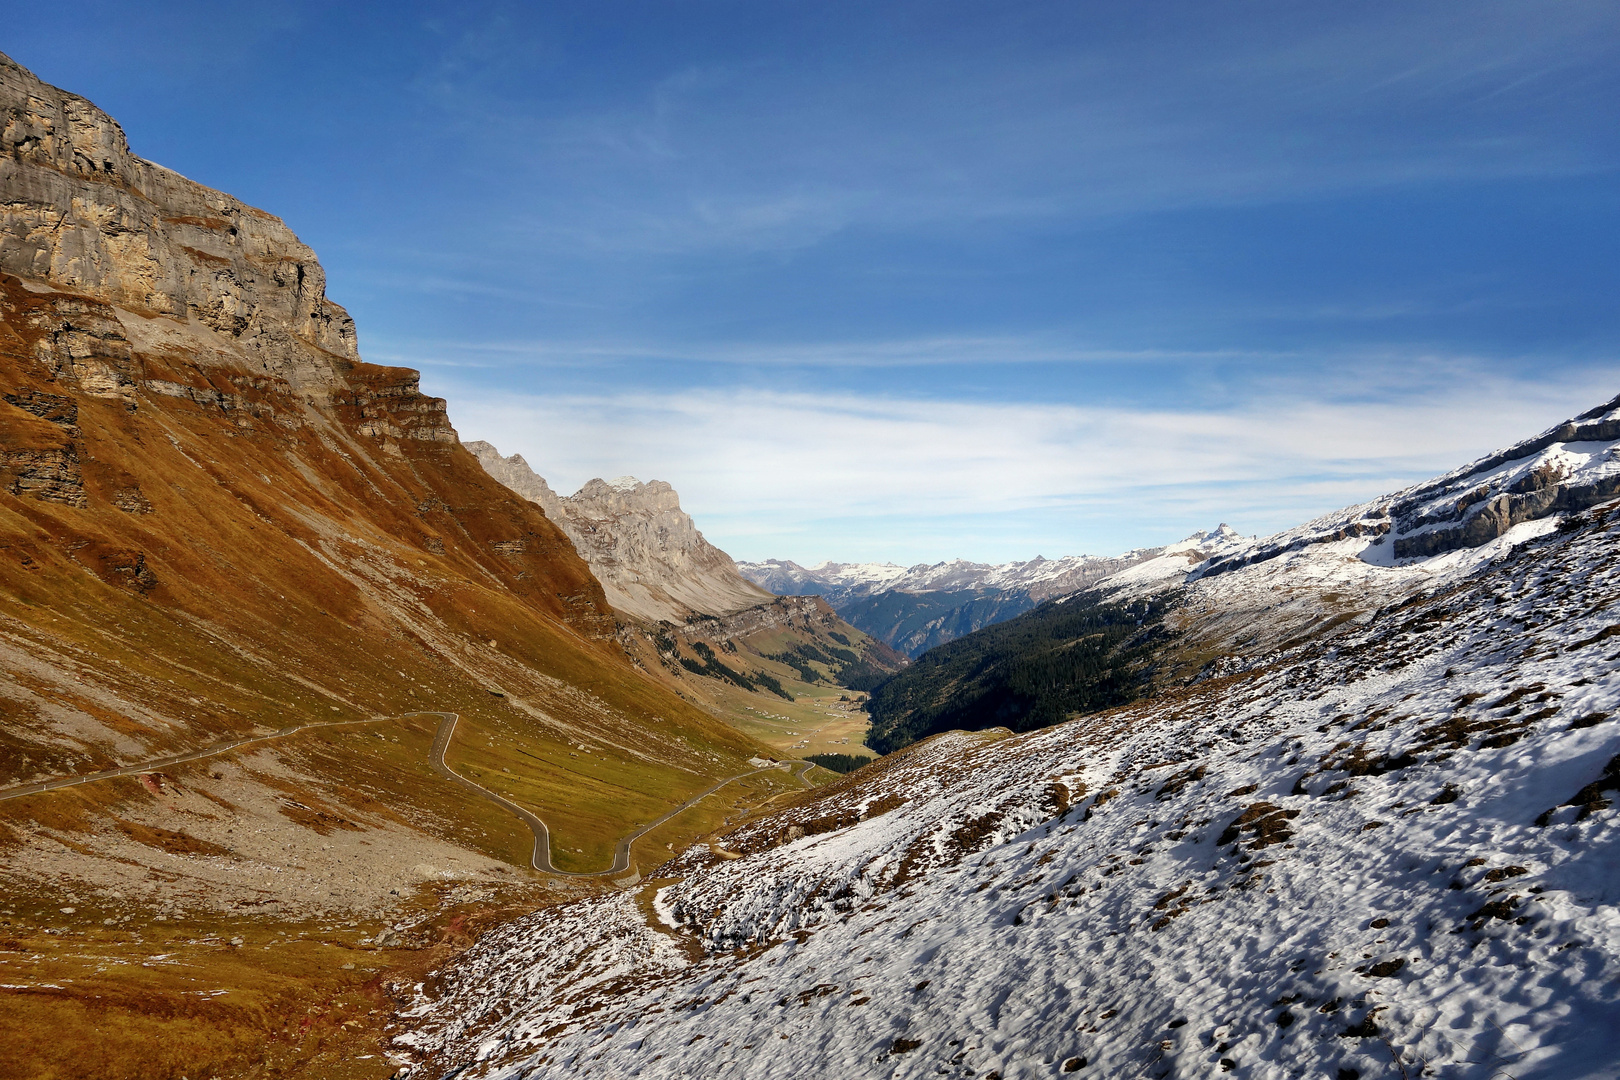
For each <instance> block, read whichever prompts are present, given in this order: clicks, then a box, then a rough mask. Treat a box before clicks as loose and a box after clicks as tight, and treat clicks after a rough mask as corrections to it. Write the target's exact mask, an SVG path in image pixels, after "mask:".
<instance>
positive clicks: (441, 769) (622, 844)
mask: <svg viewBox="0 0 1620 1080" xmlns="http://www.w3.org/2000/svg"><path fill="white" fill-rule="evenodd" d="M422 715H423V716H437V717H438V718H439V730H438V732H437V733H435V734H434V736H433V749H432V751H430V752H429V754H428V763H429V764H430V765H432V766H433V768H434V771H436V772H438V773H439V774H440V775H441V776H444V777H446V778H447V779H449V780H451V781H454V782H455V783H457V784H460V785H461V786H462V787H464V788H467V789H468V790H469V791H473V792H475V793H477V794H479V795H482V796H483V797H484V798H486V799H490V800H492V801H494V802H497V803H499V804H500V805H501V806H503V807H505V808H506V809H507V810H508V811H509V812H510V813H512V814H515V815H516V816H517V817H518V818H520V819H522V821H523V823H524V824H525V825H527V826H528V827H529V831H530V832H532V833H534V854H533V855H532V856H531V857H530V859H529V863H530V865H531V866H533V867H534V868H535V869H536V870H538V871H540V872H541V873H543V874H556V875H558V876H560V877H617V876H619V875H620V874H623V873H625V872H626V871H628V870H629V869H630V845H631V844H634V843H635V842H636V841H637V840H639V839H641V838H642V837H643V836H645V835H647V833H649V832H651V831H652V830H654V829H656V828H658V826H660V825H662V824H663V823H664V822H666V821H668V820H669V819H670V818H672V817H674V816H675V815H676V814H679V813H680V812H681V811H683V810H686V809H688V808H690V807H692V806H694V805H696V804H697V803H700V802H702V801H703V800H704V799H706V798H708V797H709V796H710V795H713V794H714V793H715V792H717V791H719V790H720V789H721V788H723V787H725V786H726V785H727V784H729V783H731V782H732V781H734V780H742V779H745V778H747V777H750V776H758V775H759V774H760V773H764V772H770V771H771V770H772V769H774V768H775V766H770V767H768V768H764V769H754V770H753V771H752V772H745V773H738V774H737V775H736V776H729V777H727V778H726V779H724V780H722V781H720V782H719V783H718V784H715V785H714V786H713V787H710V788H708V789H706V790H704V791H702V792H700V793H698V794H697V795H694V796H692V797H691V798H690V799H687V800H686V801H685V802H683V803H681V805H679V806H677V807H676V808H675V809H673V810H671V811H670V812H669V813H667V814H665V815H664V816H663V817H661V818H659V819H658V820H656V821H653V822H651V823H650V824H647V825H643V826H641V828H639V829H637V830H636V831H635V832H633V833H631V834H630V835H628V836H626V837H625V838H624V839H622V840H620V841H619V843H618V846H617V847H615V848H614V850H613V863H612V865H610V866H609V867H608V868H607V869H606V870H590V871H586V872H583V873H577V872H574V871H571V870H559V869H557V868H556V867H555V866H553V865H552V863H551V831H550V830H549V829H547V828H546V823H545V822H543V821H541V820H540V819H539V818H538V817H536V816H535V815H534V814H532V813H530V812H529V811H527V810H525V809H524V808H523V807H521V806H519V805H518V804H517V803H515V802H513V801H512V800H511V799H508V798H505V797H503V796H500V795H497V794H495V793H494V792H493V791H491V790H489V789H488V788H486V787H480V786H479V785H477V784H475V783H473V782H472V781H471V780H468V779H467V778H466V777H464V776H462V775H461V774H460V773H458V772H456V771H455V770H454V769H452V768H451V767H450V766H448V765H446V764H445V763H444V752H445V751H446V750H448V749H449V748H450V738H451V736H453V735H454V734H455V731H456V721H457V720H458V719H459V717H458V716H457V715H456V714H455V713H449V712H441V713H432V712H430V713H423V714H422ZM798 764H800V765H802V766H803V767H802V768H800V769H799V771H798V778H799V780H801V781H803V782H804V783H806V784H808V783H809V781H807V780H805V779H804V774H805V773H807V772H809V771H810V769H811V768H812V767H813V763H812V762H809V761H805V762H799V763H798Z"/></svg>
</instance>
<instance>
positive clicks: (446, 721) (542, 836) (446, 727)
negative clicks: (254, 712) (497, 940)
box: [0, 712, 814, 884]
mask: <svg viewBox="0 0 1620 1080" xmlns="http://www.w3.org/2000/svg"><path fill="white" fill-rule="evenodd" d="M415 715H419V716H437V717H438V718H439V729H438V731H437V732H435V733H434V736H433V748H432V749H431V750H430V751H429V752H428V764H430V765H431V766H433V770H434V771H435V772H437V773H438V774H439V775H441V776H443V777H445V778H446V779H447V780H450V781H452V782H454V783H457V784H460V785H461V786H462V787H464V788H466V789H468V790H469V791H471V792H473V793H474V794H477V795H481V796H483V797H484V798H486V799H489V800H491V801H493V802H495V803H498V804H500V805H501V806H502V807H504V808H505V809H506V810H508V811H510V812H511V813H512V814H515V815H516V816H517V817H518V818H519V819H521V820H522V821H523V823H524V824H525V825H527V826H528V827H529V831H530V832H532V833H533V834H534V853H533V855H531V856H530V859H529V862H530V865H532V866H533V867H534V868H535V869H536V870H538V871H540V872H541V873H543V874H555V875H557V876H559V877H617V876H619V875H620V874H623V873H625V872H626V871H627V870H629V869H630V845H632V844H634V843H635V842H636V841H637V840H639V839H641V838H642V837H643V836H645V835H647V833H649V832H651V831H652V830H654V829H656V828H657V827H658V826H660V825H662V824H663V823H664V822H666V821H668V820H669V819H670V818H672V817H674V816H675V815H676V814H679V813H681V812H682V811H684V810H687V809H690V808H691V807H693V806H695V805H696V804H698V803H699V802H702V801H703V800H704V799H706V798H708V797H709V796H710V795H713V794H714V793H715V792H717V791H719V790H720V789H721V788H723V787H725V786H726V785H727V784H729V783H731V782H732V781H734V780H744V779H747V778H748V777H750V776H758V775H759V774H761V773H765V772H770V771H771V770H772V769H774V768H775V766H770V767H768V768H764V769H754V770H752V771H751V772H745V773H738V774H737V775H736V776H728V777H727V778H726V779H724V780H721V781H720V782H719V783H717V784H714V785H713V786H711V787H709V788H706V789H705V790H703V791H701V792H699V793H698V794H697V795H694V796H692V797H691V798H690V799H688V800H686V801H685V802H683V803H681V805H679V806H677V807H675V809H673V810H671V811H669V813H667V814H665V815H664V816H663V817H660V818H658V819H656V820H655V821H652V822H650V823H648V824H646V825H643V826H641V827H640V828H638V829H637V830H636V831H635V832H633V833H631V834H629V835H628V836H626V837H624V839H622V840H620V841H619V843H618V846H617V847H616V848H615V849H614V852H613V863H612V865H610V866H609V867H608V868H607V869H606V870H591V871H586V872H583V873H576V872H574V871H570V870H559V869H557V868H556V867H555V866H553V865H552V862H551V830H549V829H547V828H546V823H545V822H544V821H541V820H540V819H539V818H538V817H536V816H535V815H534V814H533V813H531V812H530V811H528V810H525V809H524V808H523V807H521V806H519V805H518V804H517V803H515V802H513V801H512V800H510V799H508V798H506V797H504V796H501V795H497V794H495V792H493V791H491V790H489V789H488V788H486V787H481V786H480V785H478V784H475V783H473V782H472V781H471V780H468V779H467V778H466V777H464V776H462V775H461V774H460V773H458V772H456V771H455V770H454V769H452V768H450V766H449V765H446V764H445V761H444V753H445V751H446V750H448V749H449V747H450V739H451V737H452V736H453V735H454V734H455V731H456V723H457V722H458V721H459V720H460V719H461V717H460V715H459V714H457V713H453V712H423V713H418V714H415ZM387 719H390V718H389V717H386V716H374V717H372V718H371V719H369V720H332V721H327V722H325V723H319V724H299V725H297V726H295V727H285V728H282V729H281V730H280V731H276V732H272V733H271V734H269V735H257V736H254V737H252V738H247V739H233V740H231V741H229V742H222V743H215V744H214V745H212V746H209V747H206V748H204V749H202V750H194V751H192V752H191V753H188V754H173V755H171V756H169V757H163V758H156V759H154V760H152V761H145V762H142V763H140V764H138V765H124V766H121V767H119V768H116V769H103V770H102V771H100V772H93V773H84V774H83V775H80V776H62V777H57V778H55V779H53V780H41V781H39V782H37V783H33V784H24V785H22V786H20V787H13V788H4V789H0V802H3V801H5V800H6V799H17V798H21V797H22V796H24V795H37V794H39V793H40V792H42V791H54V790H56V789H58V788H66V787H74V786H76V785H78V784H88V783H91V782H92V781H96V780H110V779H112V778H113V777H116V776H138V775H140V774H141V773H147V772H152V771H153V770H156V769H162V768H167V767H168V766H170V765H179V764H181V763H183V762H187V761H199V760H201V759H203V758H209V757H217V756H218V755H220V754H224V753H228V752H229V751H231V750H237V749H240V748H241V747H244V746H252V745H254V744H256V743H262V742H268V741H269V740H271V739H280V738H284V737H286V736H288V735H296V734H298V733H299V732H301V731H312V730H314V729H316V728H330V727H345V726H348V725H350V724H376V723H380V722H382V721H384V720H387ZM793 764H796V765H798V766H799V770H798V772H797V773H796V774H795V775H796V777H797V779H798V780H799V781H800V782H801V783H803V784H804V785H805V786H806V787H808V786H810V782H809V781H808V780H806V779H805V774H806V773H807V772H809V771H810V770H811V769H812V768H814V764H813V763H812V762H809V761H794V762H793ZM638 880H640V875H639V874H637V875H636V876H635V878H634V879H633V881H638ZM633 881H632V882H626V884H632V883H633Z"/></svg>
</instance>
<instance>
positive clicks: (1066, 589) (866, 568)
mask: <svg viewBox="0 0 1620 1080" xmlns="http://www.w3.org/2000/svg"><path fill="white" fill-rule="evenodd" d="M1223 528H1224V526H1223ZM1204 535H1205V534H1202V533H1200V534H1199V536H1200V537H1202V536H1204ZM1160 550H1161V549H1159V548H1147V549H1143V550H1141V551H1127V552H1125V553H1124V554H1123V555H1117V556H1107V557H1105V556H1100V555H1069V556H1066V557H1064V558H1061V559H1047V558H1044V557H1042V556H1039V555H1037V556H1036V557H1035V558H1033V559H1029V560H1026V561H1024V562H1009V563H976V562H970V561H969V560H967V559H951V560H949V561H946V562H940V563H919V564H918V565H916V566H912V567H909V568H908V567H903V566H896V565H895V564H894V563H838V562H823V563H818V564H816V565H815V566H811V567H803V566H800V565H799V564H798V563H795V562H792V561H789V560H785V559H766V560H765V561H763V562H755V563H739V564H738V565H737V569H738V570H740V571H741V572H742V575H743V576H744V577H746V578H748V579H749V580H750V581H753V582H755V583H756V584H759V585H762V586H764V587H765V588H767V589H770V590H771V591H772V592H774V593H777V594H779V595H783V596H787V595H792V594H796V593H813V594H815V595H818V596H825V597H827V602H828V603H830V604H832V605H833V606H834V607H841V606H842V605H844V604H845V603H847V602H848V601H850V600H855V599H859V598H862V597H867V596H874V595H876V594H879V593H886V592H905V593H924V592H960V591H963V590H970V589H985V590H995V591H999V592H1021V593H1026V594H1028V596H1029V598H1030V599H1031V600H1034V601H1040V600H1044V599H1046V598H1047V597H1049V596H1061V595H1063V594H1064V593H1071V592H1074V591H1076V590H1077V589H1082V588H1085V587H1086V586H1087V585H1089V584H1092V583H1093V582H1095V581H1097V580H1098V579H1100V578H1102V577H1104V576H1106V575H1108V574H1111V573H1114V572H1116V571H1118V570H1121V569H1123V568H1125V567H1127V566H1131V565H1133V564H1135V563H1137V562H1140V561H1141V560H1143V559H1145V558H1151V557H1152V556H1153V555H1155V554H1157V553H1158V552H1159V551H1160Z"/></svg>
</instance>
